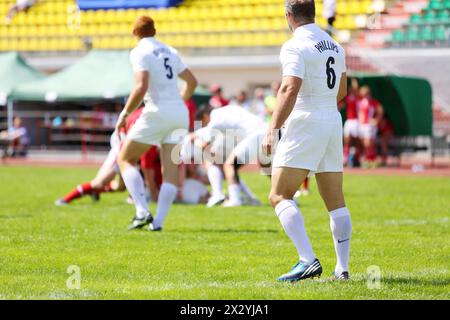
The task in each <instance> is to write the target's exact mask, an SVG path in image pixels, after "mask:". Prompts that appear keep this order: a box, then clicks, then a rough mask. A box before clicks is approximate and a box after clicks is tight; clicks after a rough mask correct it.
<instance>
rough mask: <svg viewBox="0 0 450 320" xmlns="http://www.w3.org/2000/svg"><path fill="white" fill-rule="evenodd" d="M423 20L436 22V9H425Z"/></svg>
mask: <svg viewBox="0 0 450 320" xmlns="http://www.w3.org/2000/svg"><path fill="white" fill-rule="evenodd" d="M423 21H424V22H426V23H436V22H437V21H438V20H437V17H436V11H434V10H427V11H425V15H424V16H423Z"/></svg>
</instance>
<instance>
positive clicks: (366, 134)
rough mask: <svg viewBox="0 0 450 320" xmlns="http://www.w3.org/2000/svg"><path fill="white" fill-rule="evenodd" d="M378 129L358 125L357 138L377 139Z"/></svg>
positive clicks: (367, 125)
mask: <svg viewBox="0 0 450 320" xmlns="http://www.w3.org/2000/svg"><path fill="white" fill-rule="evenodd" d="M377 133H378V128H377V126H376V125H373V124H370V123H369V124H360V125H359V137H360V138H362V139H375V138H376V137H377Z"/></svg>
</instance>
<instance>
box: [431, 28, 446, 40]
mask: <svg viewBox="0 0 450 320" xmlns="http://www.w3.org/2000/svg"><path fill="white" fill-rule="evenodd" d="M434 40H436V41H446V40H448V36H447V32H446V30H445V27H444V26H439V27H437V28H436V29H435V30H434Z"/></svg>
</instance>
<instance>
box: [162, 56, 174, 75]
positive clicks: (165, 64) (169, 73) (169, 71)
mask: <svg viewBox="0 0 450 320" xmlns="http://www.w3.org/2000/svg"><path fill="white" fill-rule="evenodd" d="M164 67H165V68H166V70H167V73H166V77H167V79H172V78H173V71H172V67H171V66H170V64H169V58H164Z"/></svg>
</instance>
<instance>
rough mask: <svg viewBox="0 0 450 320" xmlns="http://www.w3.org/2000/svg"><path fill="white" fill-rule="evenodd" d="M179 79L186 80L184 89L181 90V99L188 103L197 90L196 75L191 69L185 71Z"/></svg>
mask: <svg viewBox="0 0 450 320" xmlns="http://www.w3.org/2000/svg"><path fill="white" fill-rule="evenodd" d="M178 77H180V78H181V79H182V80H184V84H183V87H182V88H181V92H180V94H181V97H182V98H183V100H184V101H188V100H189V99H190V98H191V97H192V95H193V94H194V91H195V88H197V85H198V81H197V79H196V78H195V76H194V74H193V73H192V72H191V70H189V69H187V68H186V69H184V71H183V72H181V73H180V74H179V75H178Z"/></svg>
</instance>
